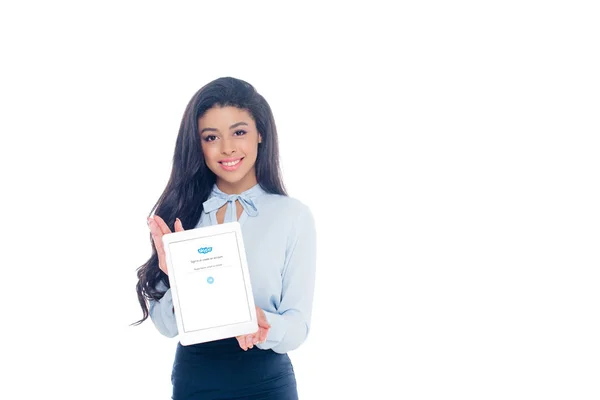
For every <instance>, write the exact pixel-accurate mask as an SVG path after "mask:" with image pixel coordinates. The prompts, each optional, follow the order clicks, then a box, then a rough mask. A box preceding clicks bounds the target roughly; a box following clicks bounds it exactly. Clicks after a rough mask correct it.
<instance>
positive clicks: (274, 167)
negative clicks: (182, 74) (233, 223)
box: [132, 77, 287, 325]
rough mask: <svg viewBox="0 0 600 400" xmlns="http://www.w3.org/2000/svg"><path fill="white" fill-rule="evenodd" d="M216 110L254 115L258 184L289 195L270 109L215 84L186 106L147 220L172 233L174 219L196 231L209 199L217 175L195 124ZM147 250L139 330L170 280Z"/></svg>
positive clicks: (237, 84)
mask: <svg viewBox="0 0 600 400" xmlns="http://www.w3.org/2000/svg"><path fill="white" fill-rule="evenodd" d="M215 106H217V107H226V106H234V107H238V108H240V109H243V110H246V111H248V112H249V113H250V115H252V117H253V118H254V121H255V123H256V128H257V130H258V132H259V133H260V135H261V137H262V143H261V144H260V145H259V146H258V155H257V158H256V164H255V166H256V179H257V181H258V183H259V184H260V186H261V187H262V188H263V189H264V190H265V191H266V192H268V193H274V194H281V195H287V193H286V191H285V187H284V185H283V180H282V178H281V172H280V167H279V145H278V141H277V129H276V127H275V120H274V119H273V113H272V111H271V107H270V106H269V104H268V103H267V101H266V100H265V99H264V97H263V96H261V95H260V94H259V93H258V92H257V91H256V89H254V87H253V86H252V85H250V84H249V83H248V82H245V81H243V80H240V79H235V78H229V77H227V78H219V79H216V80H214V81H212V82H210V83H208V84H207V85H205V86H204V87H202V88H201V89H200V90H198V91H197V92H196V94H194V96H193V97H192V99H191V100H190V102H189V103H188V105H187V107H186V109H185V112H184V114H183V118H182V120H181V126H180V127H179V134H178V135H177V140H176V142H175V154H174V155H173V167H172V170H171V176H170V178H169V181H168V183H167V187H166V188H165V190H164V191H163V193H162V195H161V196H160V198H159V199H158V201H157V202H156V203H155V204H154V207H152V210H151V211H150V214H148V217H150V216H151V215H152V213H153V212H154V211H156V212H154V213H155V214H156V215H158V216H160V217H161V218H162V219H164V221H165V222H166V224H167V225H168V226H169V228H170V229H171V231H174V230H175V229H174V224H175V218H179V219H180V220H181V223H182V225H183V227H184V229H186V228H188V229H189V227H194V226H196V224H197V223H198V220H199V219H200V215H201V213H202V203H204V202H205V201H206V199H208V196H209V194H210V192H211V190H212V187H213V185H214V183H215V181H216V177H215V174H214V173H213V172H212V171H211V170H210V169H208V167H207V166H206V163H205V161H204V154H203V153H202V147H201V143H200V134H199V132H198V119H199V118H200V117H201V116H202V115H203V114H204V113H205V112H206V111H207V110H208V109H210V108H212V107H215ZM150 244H151V246H152V255H151V256H150V259H149V260H148V261H146V263H145V264H143V265H142V266H140V267H139V268H138V269H137V276H138V282H137V284H136V291H137V296H138V300H139V302H140V306H141V307H142V312H143V317H142V319H141V320H139V321H137V322H134V323H133V324H132V325H139V324H141V323H142V322H144V321H145V320H146V319H147V318H148V304H147V299H154V300H159V299H161V298H162V296H163V295H164V294H165V292H164V291H159V290H157V289H156V286H157V284H158V283H159V282H160V281H162V282H163V283H164V284H165V285H166V286H167V287H170V285H169V279H168V276H167V275H166V274H165V273H164V272H162V271H161V270H160V268H158V254H157V252H156V247H155V246H154V241H153V240H152V234H150Z"/></svg>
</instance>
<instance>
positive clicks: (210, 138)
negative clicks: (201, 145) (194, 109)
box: [204, 135, 217, 142]
mask: <svg viewBox="0 0 600 400" xmlns="http://www.w3.org/2000/svg"><path fill="white" fill-rule="evenodd" d="M216 138H217V137H216V136H215V135H208V136H206V137H205V138H204V141H206V142H212V141H213V140H215V139H216Z"/></svg>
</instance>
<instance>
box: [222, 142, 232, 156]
mask: <svg viewBox="0 0 600 400" xmlns="http://www.w3.org/2000/svg"><path fill="white" fill-rule="evenodd" d="M221 143H222V144H221V152H222V153H223V154H232V153H234V152H235V146H234V144H233V143H232V142H231V141H230V140H223V141H221Z"/></svg>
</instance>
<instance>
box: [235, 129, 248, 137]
mask: <svg viewBox="0 0 600 400" xmlns="http://www.w3.org/2000/svg"><path fill="white" fill-rule="evenodd" d="M233 134H234V135H236V136H242V135H245V134H246V131H244V130H241V129H240V130H239V131H235V132H234V133H233Z"/></svg>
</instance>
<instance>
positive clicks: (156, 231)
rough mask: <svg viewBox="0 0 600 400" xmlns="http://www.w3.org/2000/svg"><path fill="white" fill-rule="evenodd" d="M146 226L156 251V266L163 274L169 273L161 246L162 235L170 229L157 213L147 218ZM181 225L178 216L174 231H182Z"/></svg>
mask: <svg viewBox="0 0 600 400" xmlns="http://www.w3.org/2000/svg"><path fill="white" fill-rule="evenodd" d="M148 227H149V228H150V232H152V240H154V247H156V253H157V254H158V268H160V270H161V271H162V272H164V273H165V274H167V275H169V272H168V271H167V257H166V256H165V247H164V246H163V241H162V237H163V235H166V234H167V233H171V230H170V229H169V227H168V226H167V224H166V223H165V221H164V220H163V219H162V218H161V217H159V216H158V215H154V217H150V218H148ZM183 230H184V229H183V225H182V224H181V221H180V220H179V218H177V219H176V221H175V232H181V231H183Z"/></svg>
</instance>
